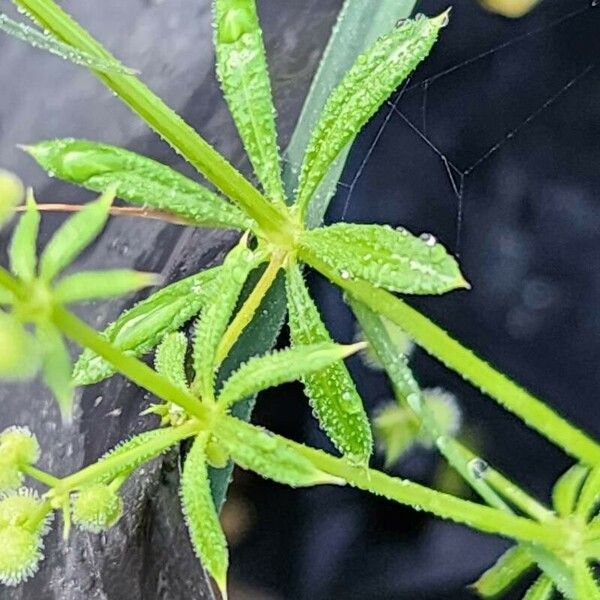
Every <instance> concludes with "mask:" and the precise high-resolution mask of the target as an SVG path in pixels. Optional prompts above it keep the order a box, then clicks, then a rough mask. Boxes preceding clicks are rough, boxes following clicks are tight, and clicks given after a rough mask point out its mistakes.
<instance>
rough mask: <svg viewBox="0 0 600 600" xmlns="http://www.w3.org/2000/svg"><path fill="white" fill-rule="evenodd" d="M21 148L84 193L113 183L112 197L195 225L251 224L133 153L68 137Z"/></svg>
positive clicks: (203, 189)
mask: <svg viewBox="0 0 600 600" xmlns="http://www.w3.org/2000/svg"><path fill="white" fill-rule="evenodd" d="M24 149H25V150H26V151H27V152H28V153H29V154H31V156H33V158H34V159H35V160H36V161H37V162H38V163H39V164H40V165H41V166H42V168H44V169H45V170H46V171H48V172H49V173H52V174H53V175H55V176H56V177H60V178H61V179H64V180H66V181H70V182H71V183H75V184H77V185H80V186H82V187H85V188H87V189H89V190H93V191H96V192H102V191H104V190H106V189H107V188H108V187H109V186H111V185H114V186H115V194H116V195H117V196H118V197H119V198H121V199H123V200H126V201H127V202H131V203H132V204H137V205H139V206H143V207H147V208H152V209H156V210H159V211H164V212H168V213H172V214H174V215H177V216H178V217H181V218H182V219H183V220H184V221H186V222H189V223H190V224H195V225H199V226H205V227H225V228H232V229H248V228H250V227H251V226H252V220H251V219H250V218H248V217H247V216H245V215H244V213H242V211H241V210H240V209H238V208H237V207H236V206H234V205H233V204H230V203H229V202H227V201H225V200H224V199H223V198H221V197H219V196H217V194H215V193H214V192H211V191H210V190H209V189H208V188H206V187H204V186H202V185H200V184H198V183H196V182H195V181H192V180H191V179H188V178H187V177H185V176H184V175H181V174H180V173H178V172H177V171H174V170H173V169H171V168H169V167H167V166H165V165H163V164H161V163H159V162H157V161H155V160H152V159H150V158H146V157H145V156H141V155H139V154H136V153H135V152H130V151H129V150H124V149H123V148H119V147H117V146H109V145H106V144H98V143H96V142H90V141H87V140H77V139H71V138H66V139H60V140H49V141H45V142H39V143H38V144H35V145H33V146H24Z"/></svg>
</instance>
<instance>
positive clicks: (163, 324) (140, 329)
mask: <svg viewBox="0 0 600 600" xmlns="http://www.w3.org/2000/svg"><path fill="white" fill-rule="evenodd" d="M220 269H221V267H214V268H212V269H207V270H205V271H201V272H200V273H197V274H196V275H192V276H191V277H187V278H186V279H182V280H181V281H177V282H175V283H172V284H171V285H168V286H166V287H165V288H163V289H162V290H159V291H158V292H156V293H155V294H152V295H151V296H149V297H148V298H146V299H145V300H142V301H141V302H138V303H137V304H136V305H135V306H134V307H133V308H130V309H129V310H126V311H125V312H123V313H122V314H121V315H120V316H119V317H118V318H117V320H116V321H114V322H113V323H111V324H110V325H109V326H108V327H107V328H106V329H105V330H104V332H103V335H104V337H105V338H106V339H107V340H109V341H110V342H111V343H112V344H114V345H115V346H116V347H117V348H119V349H120V350H123V351H125V352H126V353H127V354H131V355H132V356H141V355H143V354H146V352H149V351H150V350H152V348H154V347H155V346H156V345H157V344H158V343H159V342H160V341H161V340H162V338H163V337H164V336H165V335H166V334H168V333H170V332H171V331H176V330H177V329H179V328H180V327H181V326H182V325H183V324H184V323H186V322H187V321H189V320H190V319H191V318H193V317H194V316H195V315H197V314H198V313H199V312H200V309H201V307H202V306H203V304H204V303H205V302H206V291H207V288H208V286H209V284H210V282H211V281H212V280H213V279H214V278H215V276H216V275H217V273H219V271H220ZM112 373H114V369H113V367H112V366H111V365H110V364H109V363H108V362H106V361H105V360H104V359H103V358H101V357H100V356H98V355H97V354H95V353H94V352H92V351H91V350H89V349H86V350H84V351H83V353H82V354H81V356H80V357H79V359H78V360H77V362H76V363H75V369H74V371H73V380H74V382H75V384H76V385H87V384H90V383H97V382H98V381H102V380H103V379H106V378H107V377H109V376H110V375H112Z"/></svg>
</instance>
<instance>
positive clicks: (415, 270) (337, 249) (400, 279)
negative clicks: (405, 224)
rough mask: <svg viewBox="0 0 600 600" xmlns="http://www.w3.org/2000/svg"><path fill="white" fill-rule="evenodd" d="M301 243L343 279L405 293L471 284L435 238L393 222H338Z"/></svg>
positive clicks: (440, 290)
mask: <svg viewBox="0 0 600 600" xmlns="http://www.w3.org/2000/svg"><path fill="white" fill-rule="evenodd" d="M300 244H301V247H302V248H303V249H304V248H305V249H307V250H308V251H309V252H311V253H313V254H316V255H317V256H318V258H319V259H320V260H322V261H323V262H324V263H326V264H327V265H328V266H329V267H331V268H333V269H335V270H336V271H337V272H338V274H339V276H340V277H341V278H342V279H354V278H358V279H363V280H366V281H368V282H369V283H371V284H373V285H374V286H375V287H382V288H386V289H387V290H390V291H394V292H402V293H404V294H443V293H444V292H447V291H449V290H453V289H455V288H459V287H467V283H466V281H465V280H464V278H463V276H462V275H461V273H460V270H459V268H458V265H457V263H456V261H455V260H454V258H453V257H452V256H450V255H449V254H448V253H447V252H446V250H445V249H444V247H443V246H442V245H441V244H439V243H438V242H436V240H435V238H434V237H433V236H423V237H421V238H418V237H416V236H414V235H412V234H410V233H409V232H408V231H406V230H405V229H400V230H398V229H392V228H391V227H389V226H388V225H357V224H353V223H336V224H335V225H331V226H329V227H322V228H319V229H313V230H310V231H307V232H305V233H304V235H303V236H302V237H301V239H300ZM301 255H302V254H301Z"/></svg>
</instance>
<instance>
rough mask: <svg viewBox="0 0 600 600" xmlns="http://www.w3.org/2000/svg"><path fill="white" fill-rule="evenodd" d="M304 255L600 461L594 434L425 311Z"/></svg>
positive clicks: (519, 412)
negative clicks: (580, 427) (447, 331)
mask: <svg viewBox="0 0 600 600" xmlns="http://www.w3.org/2000/svg"><path fill="white" fill-rule="evenodd" d="M300 256H301V258H302V259H303V260H304V261H305V262H306V263H308V264H309V265H311V266H312V267H313V268H315V269H317V270H318V271H319V272H320V273H322V274H323V275H324V276H325V277H327V278H328V279H329V280H330V281H332V282H333V283H335V284H336V285H338V286H340V287H341V288H343V289H344V290H346V291H347V292H349V293H350V295H351V296H353V297H354V298H356V299H357V300H360V301H361V302H363V303H364V304H366V305H367V306H368V307H369V308H370V309H371V310H373V311H374V312H376V313H378V314H380V315H382V316H384V317H387V318H388V319H389V320H390V321H392V322H394V323H395V324H396V325H398V326H400V327H402V329H403V330H404V331H405V332H406V333H407V334H408V335H409V336H410V337H411V338H412V339H414V340H415V342H416V343H417V344H419V346H421V347H422V348H424V349H425V350H426V351H427V352H429V353H430V354H431V355H432V356H435V357H436V358H437V359H439V360H440V361H441V362H442V363H444V365H446V366H447V367H448V368H449V369H452V370H453V371H456V372H457V373H459V374H460V375H461V376H462V377H464V378H465V379H466V380H467V381H470V382H471V383H472V384H474V385H475V386H477V387H478V388H479V389H480V390H481V391H482V392H485V393H486V394H487V395H489V396H490V397H492V398H493V399H495V400H496V401H497V402H498V403H499V404H501V405H502V406H503V407H504V408H505V409H507V410H508V411H510V412H512V413H513V414H515V415H516V416H518V417H519V418H520V419H522V420H523V421H524V422H525V423H526V424H527V425H528V426H529V427H531V428H532V429H535V430H536V431H538V432H539V433H541V434H542V435H543V436H545V437H546V438H548V440H550V441H551V442H553V443H555V444H556V445H558V446H560V447H561V448H562V449H563V450H564V451H565V452H566V453H567V454H570V455H571V456H574V457H576V458H577V459H579V460H580V461H582V462H584V463H585V464H588V465H591V466H594V465H597V464H600V445H598V444H597V443H596V442H595V441H594V440H593V439H592V438H590V437H589V436H588V435H587V434H586V433H584V432H583V431H582V430H580V429H578V428H577V427H575V426H573V425H571V424H570V423H569V422H567V421H566V420H565V419H563V418H562V417H561V416H559V415H558V414H557V413H555V412H554V411H553V410H552V409H551V408H550V407H548V406H546V405H545V404H544V403H543V402H542V401H541V400H539V399H538V398H536V397H535V396H533V395H532V394H530V393H529V392H528V391H526V390H525V389H523V388H522V387H520V386H519V385H517V384H516V383H514V382H513V381H511V380H510V379H509V378H508V377H506V376H505V375H503V374H502V373H500V372H499V371H497V370H496V369H494V368H493V367H492V366H490V365H489V364H488V363H486V362H485V361H484V360H482V359H481V358H479V357H478V356H476V355H475V354H474V353H473V352H472V351H471V350H469V349H467V348H465V347H464V346H463V345H462V344H460V343H459V342H457V341H456V340H455V339H453V338H451V337H450V336H449V335H448V333H446V331H444V330H443V329H442V328H441V327H439V326H438V325H436V324H435V323H433V322H432V321H431V320H429V319H428V318H427V317H426V316H425V315H423V314H421V313H420V312H418V311H417V310H415V309H414V308H411V307H410V306H408V305H407V304H406V303H404V302H403V301H402V300H399V299H398V298H396V297H395V296H394V295H392V294H390V293H389V292H386V291H385V290H382V289H379V288H375V287H373V286H372V285H370V284H369V283H367V282H366V281H362V280H350V279H348V280H346V279H343V278H342V277H340V275H339V274H338V273H337V272H336V271H335V270H334V269H332V268H331V267H330V266H329V265H327V264H326V263H325V262H323V261H322V260H321V259H320V258H319V257H318V256H316V255H315V254H313V253H311V252H309V251H308V250H307V249H305V248H303V249H302V250H301V251H300Z"/></svg>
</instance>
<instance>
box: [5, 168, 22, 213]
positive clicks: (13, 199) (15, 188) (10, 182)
mask: <svg viewBox="0 0 600 600" xmlns="http://www.w3.org/2000/svg"><path fill="white" fill-rule="evenodd" d="M24 193H25V190H24V188H23V184H22V183H21V180H20V179H19V178H18V177H17V176H16V175H13V174H12V173H9V172H8V171H4V170H2V169H0V225H2V224H3V223H4V221H6V220H7V219H8V218H9V217H10V216H11V215H12V213H13V211H14V209H15V207H16V206H17V205H18V204H20V203H21V201H22V200H23V195H24Z"/></svg>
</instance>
